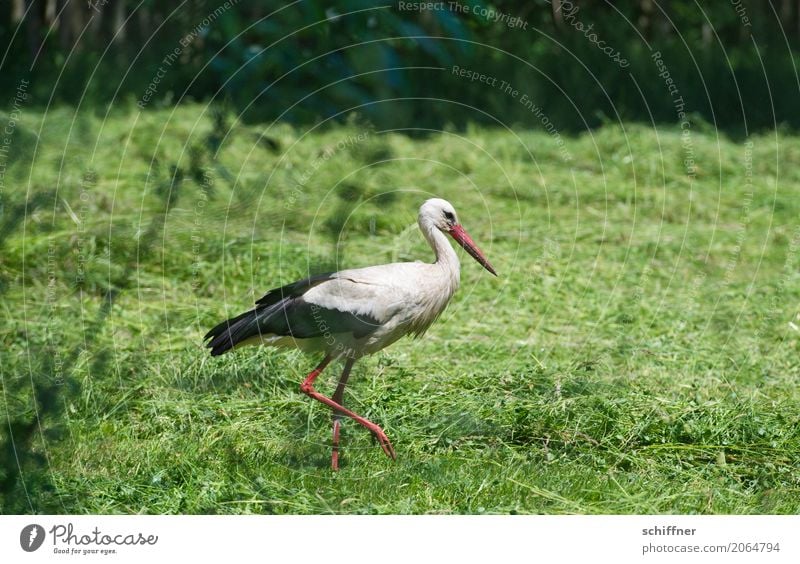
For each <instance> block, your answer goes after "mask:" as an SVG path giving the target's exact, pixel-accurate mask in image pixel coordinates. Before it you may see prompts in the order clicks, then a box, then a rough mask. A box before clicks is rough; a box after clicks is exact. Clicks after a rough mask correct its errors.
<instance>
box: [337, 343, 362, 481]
mask: <svg viewBox="0 0 800 564" xmlns="http://www.w3.org/2000/svg"><path fill="white" fill-rule="evenodd" d="M355 362H356V361H355V359H352V358H348V359H347V361H345V363H344V370H343V371H342V375H341V376H340V377H339V385H338V386H336V391H335V392H334V393H333V397H332V398H331V399H332V400H333V401H334V402H336V403H338V404H339V405H344V389H345V387H347V379H348V378H349V377H350V369H351V368H353V364H355ZM341 420H342V416H341V414H340V413H339V412H337V411H336V410H333V454H332V455H331V467H332V468H333V469H334V470H338V469H339V431H340V428H341V425H342V421H341Z"/></svg>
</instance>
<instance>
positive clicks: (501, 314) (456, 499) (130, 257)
mask: <svg viewBox="0 0 800 564" xmlns="http://www.w3.org/2000/svg"><path fill="white" fill-rule="evenodd" d="M2 121H3V123H4V122H5V118H4V119H3V120H2ZM262 134H265V135H266V136H267V137H266V140H265V138H263V137H261V135H262ZM359 134H362V136H363V139H361V140H360V141H359V140H356V141H354V142H353V143H348V142H347V140H348V139H354V138H356V137H357V136H358V135H359ZM751 141H752V148H748V146H746V145H745V144H744V143H742V142H740V141H732V140H729V139H727V138H725V137H724V136H718V135H716V134H715V133H714V132H713V131H705V132H702V131H700V129H699V128H698V129H696V130H693V131H692V134H691V138H690V142H691V150H692V152H693V154H694V159H695V161H696V163H697V165H698V171H697V175H696V177H695V178H694V179H693V180H691V181H690V179H689V178H688V177H687V176H686V174H685V172H684V170H683V165H682V161H683V158H684V151H685V144H684V140H682V138H681V133H680V130H678V129H677V128H676V129H669V128H662V129H658V130H654V129H652V128H648V127H645V126H641V125H634V124H627V125H626V126H625V127H624V128H623V127H621V126H607V127H604V128H603V129H600V130H596V131H594V132H592V133H591V134H588V133H587V134H584V135H581V136H579V137H576V138H569V137H566V136H565V137H563V142H564V144H565V145H564V147H563V148H561V147H559V146H558V144H557V143H556V140H555V139H554V138H553V137H552V136H550V135H548V134H547V133H544V132H530V131H516V132H509V131H503V130H490V129H481V128H475V129H470V130H468V131H465V132H457V131H445V132H441V133H433V134H431V135H428V136H425V135H411V136H409V135H407V134H406V133H403V132H380V131H373V130H368V129H365V128H363V127H362V125H361V124H360V123H359V122H358V121H357V120H356V121H353V122H352V123H350V124H349V125H346V126H337V127H333V128H318V129H316V130H313V131H301V130H295V129H292V128H291V127H289V126H287V125H277V126H273V127H271V128H269V127H268V126H267V125H263V126H258V127H256V126H245V125H242V124H238V123H234V122H233V120H232V118H231V117H230V116H227V115H226V114H225V113H224V112H222V111H214V112H211V111H210V110H209V109H208V108H205V107H203V106H199V105H198V106H186V107H181V108H180V109H178V110H177V111H175V112H174V113H173V112H172V111H171V110H159V111H148V112H145V113H142V114H141V115H138V114H137V112H135V111H134V110H130V111H125V110H121V109H116V110H115V111H114V112H113V113H112V114H111V115H110V116H109V117H108V118H107V119H105V120H104V119H103V118H102V117H97V116H94V115H92V114H90V113H89V112H86V111H82V112H79V113H78V114H77V115H76V114H74V110H71V109H67V108H56V109H51V110H50V111H49V112H48V113H47V114H46V115H45V114H44V113H43V112H40V111H38V110H32V109H30V110H25V111H24V112H23V113H22V115H21V121H20V122H19V124H18V125H17V132H16V134H15V136H14V139H13V143H12V146H11V149H12V150H11V153H10V155H9V162H10V165H9V168H8V170H7V173H6V176H5V189H4V192H3V193H2V198H3V204H4V214H3V217H2V221H0V234H2V237H3V238H2V241H0V292H2V296H1V297H2V300H0V304H2V310H1V312H0V315H2V322H1V323H2V328H3V329H2V333H0V338H2V341H1V342H0V344H1V345H2V347H0V375H1V376H2V386H3V390H2V398H0V410H1V411H0V418H2V420H3V425H1V426H0V443H2V446H3V451H2V452H1V453H0V455H2V456H3V459H2V464H1V465H0V466H2V468H0V495H2V497H0V509H2V511H3V512H6V513H9V512H55V513H61V512H69V513H138V512H143V513H797V512H798V511H800V501H798V500H800V473H799V472H798V470H797V468H798V467H800V387H799V386H798V376H799V374H800V362H799V361H798V350H799V349H800V346H799V344H800V332H798V329H797V326H796V325H794V323H796V324H797V325H800V321H798V319H797V316H798V303H799V301H800V284H799V282H800V276H799V275H798V267H800V259H799V258H798V256H797V253H798V250H799V249H800V231H798V220H797V218H798V217H800V138H797V137H792V136H790V135H787V134H784V133H778V134H775V133H771V134H764V135H761V136H757V137H754V138H752V139H751ZM340 142H342V144H341V145H340V146H338V147H337V144H339V143H340ZM217 148H218V152H217V153H216V154H215V149H217ZM34 150H35V152H34ZM325 151H330V152H331V153H330V154H329V156H328V157H327V158H326V157H325V155H326V153H325ZM565 155H569V156H570V157H571V160H570V161H569V162H565V160H564V157H565ZM749 163H751V164H752V175H750V172H749ZM298 184H300V185H301V186H300V187H297V186H298ZM429 194H435V195H438V196H441V197H444V198H447V199H449V200H451V201H452V202H453V203H454V204H455V206H456V208H457V209H458V210H459V213H460V215H461V219H462V221H463V223H464V225H465V226H466V227H467V229H468V230H469V231H470V232H471V234H472V236H473V238H474V239H475V240H476V241H477V242H478V244H479V245H481V247H482V248H483V249H484V251H485V252H486V254H487V255H488V257H489V258H490V260H491V261H492V263H493V264H494V266H495V267H496V269H497V270H498V272H499V273H500V277H499V278H496V279H495V278H493V277H492V276H490V275H488V274H487V273H486V272H485V271H483V270H482V269H481V268H480V266H478V265H477V264H476V263H474V262H473V261H472V260H471V259H470V258H469V257H468V256H466V255H465V254H463V253H462V254H461V256H462V287H461V289H460V290H459V292H458V293H457V294H456V296H455V298H454V299H453V301H452V303H451V304H450V306H449V308H448V310H447V311H446V312H445V314H444V315H443V316H442V318H440V319H439V321H438V322H437V323H436V324H435V325H434V326H433V327H432V328H431V330H430V331H429V332H428V334H427V335H426V336H425V337H424V338H423V339H421V340H417V341H414V340H410V339H409V340H402V341H400V342H398V343H396V344H395V345H393V346H392V347H390V348H388V349H386V350H384V351H382V352H381V353H379V354H377V355H374V356H373V357H370V358H366V359H363V360H362V361H360V362H359V363H358V364H357V365H356V368H355V370H354V374H353V377H352V378H351V380H350V381H351V385H350V387H349V389H348V391H347V394H346V395H345V401H346V404H347V405H349V406H350V407H351V408H353V409H354V410H355V411H356V412H358V413H360V414H363V415H364V416H366V417H368V418H370V419H372V420H374V421H376V422H378V423H379V424H381V425H383V427H384V429H385V430H386V432H387V434H388V435H389V437H390V438H391V439H392V441H393V444H394V446H395V448H396V449H397V452H398V459H397V461H396V462H392V461H391V460H389V459H388V458H386V457H385V456H384V454H383V453H382V451H381V449H380V448H379V447H378V446H377V445H376V444H374V443H373V441H372V440H371V437H370V435H369V433H367V432H366V431H364V430H363V429H361V428H360V427H358V426H356V425H354V424H352V422H347V423H346V424H345V427H344V431H343V452H342V456H343V464H342V470H341V471H340V472H339V473H333V472H331V471H330V469H329V464H330V446H329V443H330V413H329V412H328V410H327V409H326V408H324V407H323V406H321V405H319V404H316V403H315V402H312V401H311V400H309V399H308V398H307V397H306V396H304V395H302V394H301V393H300V391H299V384H300V382H301V381H302V379H303V377H304V375H305V374H306V373H307V372H308V371H309V370H310V369H311V368H312V367H313V366H314V365H315V364H316V362H317V361H318V359H316V358H308V357H304V356H302V355H301V354H299V353H298V352H295V351H281V350H272V349H266V348H263V349H258V348H249V349H243V350H240V351H237V352H236V353H234V354H230V355H225V356H222V357H219V358H211V357H210V356H209V355H208V354H207V351H206V350H204V349H203V346H202V336H203V334H204V333H205V331H206V330H207V329H208V328H210V327H211V326H212V325H213V324H215V323H217V322H218V321H220V320H221V319H223V318H225V316H226V315H232V314H235V313H238V312H240V311H243V310H244V309H245V308H248V307H249V306H250V305H251V304H252V302H253V300H254V299H256V298H258V297H259V296H260V295H261V294H262V293H264V292H265V291H266V290H268V289H270V288H273V287H275V286H278V285H280V284H284V283H288V282H291V281H293V280H295V279H297V278H298V277H301V276H305V275H307V274H308V273H309V272H312V273H313V272H319V271H326V270H331V269H336V268H345V267H358V266H366V265H370V264H376V263H381V262H390V261H394V260H431V252H430V250H429V249H428V248H427V246H426V244H425V242H424V240H423V239H422V237H421V235H420V234H419V233H418V231H417V230H416V226H415V219H416V211H417V208H418V207H419V204H420V203H421V202H422V201H423V200H424V199H425V198H426V197H428V195H429ZM26 201H27V205H26V204H25V202H26ZM336 370H338V367H336ZM336 378H337V374H336V373H335V371H334V370H332V371H330V372H329V373H326V374H325V375H324V376H323V377H322V378H321V379H320V381H319V389H320V390H321V391H324V392H327V393H332V391H333V386H334V384H335V381H336ZM12 439H13V442H12Z"/></svg>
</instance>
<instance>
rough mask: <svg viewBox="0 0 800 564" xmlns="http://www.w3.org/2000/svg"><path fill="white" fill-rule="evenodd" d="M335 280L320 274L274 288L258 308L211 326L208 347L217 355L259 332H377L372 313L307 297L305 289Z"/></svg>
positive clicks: (302, 336) (308, 334)
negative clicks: (342, 308) (317, 302)
mask: <svg viewBox="0 0 800 564" xmlns="http://www.w3.org/2000/svg"><path fill="white" fill-rule="evenodd" d="M331 279H332V276H331V274H320V275H318V276H312V277H310V278H305V279H303V280H299V281H298V282H294V283H292V284H288V285H286V286H282V287H281V288H275V289H273V290H270V291H269V292H267V293H266V294H265V295H264V296H263V297H262V298H260V299H259V300H258V301H257V302H256V307H255V309H252V310H250V311H247V312H245V313H242V314H241V315H237V316H236V317H233V318H231V319H228V320H226V321H223V322H222V323H220V324H218V325H217V326H215V327H214V328H213V329H211V331H209V332H208V333H207V334H206V336H205V337H204V340H208V339H211V340H210V341H209V342H208V343H207V344H206V346H207V347H209V348H210V349H211V354H212V355H213V356H217V355H220V354H222V353H224V352H226V351H228V350H230V349H232V348H233V347H234V346H236V345H237V344H239V343H241V342H243V341H246V340H247V339H250V338H253V337H256V336H259V335H283V336H291V337H295V338H298V339H307V338H312V337H320V336H323V335H325V334H327V333H334V332H335V333H347V332H349V333H352V334H353V335H354V336H355V337H356V338H360V337H363V336H366V335H368V334H369V333H371V332H372V331H374V330H375V328H376V327H377V325H378V324H379V322H378V320H376V319H375V318H373V317H371V316H369V315H363V314H362V315H358V314H354V313H351V312H346V311H339V310H336V309H329V308H324V307H320V306H317V305H314V304H310V303H308V302H306V301H305V300H303V297H302V296H303V294H305V292H307V291H308V290H309V289H311V288H313V287H314V286H316V285H318V284H321V283H322V282H325V281H327V280H331ZM334 328H335V331H334Z"/></svg>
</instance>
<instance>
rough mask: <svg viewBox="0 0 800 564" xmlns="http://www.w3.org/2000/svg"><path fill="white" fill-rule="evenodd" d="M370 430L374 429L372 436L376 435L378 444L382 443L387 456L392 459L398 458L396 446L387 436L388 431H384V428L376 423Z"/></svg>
mask: <svg viewBox="0 0 800 564" xmlns="http://www.w3.org/2000/svg"><path fill="white" fill-rule="evenodd" d="M368 429H369V430H370V431H372V436H373V437H375V440H376V441H378V444H380V445H381V448H382V449H383V452H385V453H386V456H388V457H389V458H391V459H392V460H396V459H397V454H395V452H394V447H393V446H392V443H391V441H389V437H387V436H386V433H384V432H383V429H381V428H380V427H378V426H377V425H374V426H373V427H368Z"/></svg>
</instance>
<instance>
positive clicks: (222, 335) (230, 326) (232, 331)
mask: <svg viewBox="0 0 800 564" xmlns="http://www.w3.org/2000/svg"><path fill="white" fill-rule="evenodd" d="M256 315H257V310H255V309H253V310H250V311H247V312H245V313H242V314H241V315H237V316H236V317H232V318H231V319H228V320H225V321H223V322H222V323H220V324H218V325H216V326H215V327H214V328H213V329H212V330H211V331H209V332H208V333H206V336H205V337H203V340H204V341H207V340H208V339H211V340H210V341H209V342H208V343H206V346H207V347H208V348H210V349H211V356H219V355H221V354H222V353H224V352H227V351H229V350H231V349H232V348H233V347H235V346H236V345H237V344H238V343H239V342H240V341H242V340H244V339H243V338H242V334H241V333H242V331H241V329H242V328H243V326H246V325H250V323H251V322H252V321H253V320H254V319H255V317H256ZM245 338H246V337H245Z"/></svg>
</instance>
